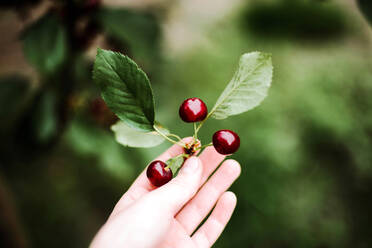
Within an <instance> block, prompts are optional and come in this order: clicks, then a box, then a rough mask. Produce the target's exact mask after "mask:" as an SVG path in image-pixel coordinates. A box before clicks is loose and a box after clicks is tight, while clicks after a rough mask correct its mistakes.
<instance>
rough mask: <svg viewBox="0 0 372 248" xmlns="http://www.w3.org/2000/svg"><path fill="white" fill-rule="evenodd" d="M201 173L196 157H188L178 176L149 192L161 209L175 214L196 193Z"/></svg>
mask: <svg viewBox="0 0 372 248" xmlns="http://www.w3.org/2000/svg"><path fill="white" fill-rule="evenodd" d="M202 171H203V166H202V162H201V160H200V159H199V158H198V157H190V158H189V159H187V160H186V162H185V164H184V165H183V166H182V168H181V170H180V172H179V173H178V175H177V176H176V177H175V178H173V179H172V180H171V181H170V182H169V183H167V184H165V185H164V186H162V187H160V188H158V189H156V190H154V191H152V192H151V194H153V197H155V199H157V200H158V201H157V202H158V203H160V204H164V206H163V208H166V209H169V210H170V211H172V212H173V213H174V214H175V213H177V212H178V211H179V210H180V209H181V208H182V207H183V205H185V204H186V203H187V202H188V201H189V200H190V199H191V198H192V197H193V196H194V194H195V193H196V192H197V191H198V189H199V185H200V180H201V175H202Z"/></svg>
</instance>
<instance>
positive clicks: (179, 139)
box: [167, 133, 182, 141]
mask: <svg viewBox="0 0 372 248" xmlns="http://www.w3.org/2000/svg"><path fill="white" fill-rule="evenodd" d="M167 136H168V137H169V136H171V137H175V138H177V139H178V141H182V139H181V137H180V136H178V135H176V134H173V133H170V134H167Z"/></svg>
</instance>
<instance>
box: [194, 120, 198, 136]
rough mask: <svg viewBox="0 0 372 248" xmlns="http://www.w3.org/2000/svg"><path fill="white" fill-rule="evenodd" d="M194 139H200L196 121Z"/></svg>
mask: <svg viewBox="0 0 372 248" xmlns="http://www.w3.org/2000/svg"><path fill="white" fill-rule="evenodd" d="M194 140H198V131H197V128H196V122H194Z"/></svg>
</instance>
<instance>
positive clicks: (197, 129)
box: [195, 109, 214, 135]
mask: <svg viewBox="0 0 372 248" xmlns="http://www.w3.org/2000/svg"><path fill="white" fill-rule="evenodd" d="M213 112H214V110H213V109H212V112H209V113H208V115H207V117H205V119H204V120H202V121H201V122H199V126H198V127H197V128H196V129H195V135H198V132H199V130H200V128H201V127H202V126H203V124H204V122H205V121H206V120H208V118H209V117H210V116H211V115H212V113H213Z"/></svg>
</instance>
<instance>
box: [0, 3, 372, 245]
mask: <svg viewBox="0 0 372 248" xmlns="http://www.w3.org/2000/svg"><path fill="white" fill-rule="evenodd" d="M369 24H372V2H371V1H370V0H359V1H354V0H228V1H227V0H204V1H197V0H135V1H134V0H107V1H97V0H66V1H63V0H60V1H58V0H55V1H49V0H5V1H1V3H0V34H1V38H0V137H1V142H0V246H1V247H17V248H18V247H20V248H23V247H38V248H42V247H87V246H88V245H89V242H90V241H91V239H92V238H93V236H94V234H95V233H96V232H97V230H98V228H99V227H100V226H101V225H102V224H103V223H104V221H105V220H106V218H107V217H108V215H109V213H110V211H111V210H112V208H113V206H114V204H115V202H116V201H117V200H118V199H119V198H120V196H121V195H122V194H123V192H125V190H126V189H127V188H128V187H129V185H130V184H131V182H132V181H133V180H134V178H135V177H136V176H137V175H138V174H139V173H140V172H141V171H142V170H143V169H144V168H145V167H146V165H147V164H148V163H149V162H150V161H151V160H152V159H153V158H154V157H155V156H157V155H158V154H159V153H161V152H162V151H163V150H164V149H166V148H167V147H168V146H169V144H168V143H165V142H164V144H162V145H161V146H159V147H156V148H150V149H133V148H125V147H123V146H121V145H119V144H118V143H116V142H115V139H114V136H113V133H112V131H110V125H111V124H113V123H114V122H115V121H116V118H115V116H114V115H113V114H112V113H111V112H110V111H109V110H108V109H107V108H106V107H105V105H104V103H103V102H102V100H101V99H100V97H99V94H98V90H97V87H96V86H95V85H94V84H93V82H92V80H91V71H92V62H93V60H94V56H95V53H96V48H97V47H102V48H105V49H111V50H115V51H120V52H122V53H124V54H126V55H128V56H130V57H131V58H133V59H134V60H135V61H136V62H137V63H138V64H139V65H140V66H141V67H142V68H143V69H144V71H145V72H146V73H147V74H148V75H149V78H150V80H151V83H152V86H153V90H154V95H155V104H156V114H157V116H158V119H159V120H162V122H163V123H164V124H165V125H166V126H167V127H169V128H170V129H171V130H172V131H173V132H174V133H177V134H180V135H182V136H187V135H190V134H191V133H192V125H187V124H185V123H183V122H182V121H181V120H180V119H179V117H178V107H179V105H180V103H181V102H182V101H183V100H184V99H185V98H188V97H200V98H201V99H203V100H204V101H205V102H206V103H207V105H208V107H212V106H213V104H214V102H215V101H216V100H217V97H218V96H219V94H220V92H221V91H222V90H223V89H224V87H225V86H226V84H227V83H228V82H229V80H230V78H231V77H232V74H233V72H234V71H235V68H236V66H237V62H238V59H239V56H240V55H241V54H242V53H244V52H251V51H256V50H258V51H263V52H269V53H272V56H273V65H274V78H273V83H272V87H271V89H270V92H269V96H268V97H267V98H266V100H265V101H264V102H263V104H262V105H260V106H259V107H257V108H255V109H254V110H252V111H249V112H248V113H245V114H243V115H239V116H236V117H230V118H229V119H226V120H223V121H215V120H210V121H208V122H207V124H206V125H205V127H204V128H203V129H202V131H201V133H200V136H201V139H202V140H204V141H205V142H206V143H207V142H209V141H210V140H211V136H212V134H213V133H214V132H215V131H216V130H218V129H222V128H226V127H228V128H230V129H232V130H234V131H236V132H237V133H239V135H240V137H241V147H240V150H239V151H238V152H237V153H236V154H234V155H233V156H232V157H233V158H234V159H236V160H238V161H239V162H240V163H241V165H242V174H241V176H240V178H239V179H238V180H237V182H235V183H234V185H233V186H232V188H231V190H232V191H234V192H235V193H236V194H237V197H238V205H237V208H236V211H235V213H234V215H233V217H232V219H231V221H230V223H229V224H228V226H227V228H226V229H225V231H224V233H223V234H222V237H221V238H220V239H219V240H218V241H217V243H216V244H215V246H214V247H217V248H228V247H252V248H256V247H257V248H266V247H267V248H291V247H293V248H294V247H304V248H307V247H309V248H332V247H337V248H343V247H353V248H367V247H371V246H372V227H371V222H372V59H371V58H372V56H371V55H372V49H371V48H372V30H371V26H370V25H369Z"/></svg>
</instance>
